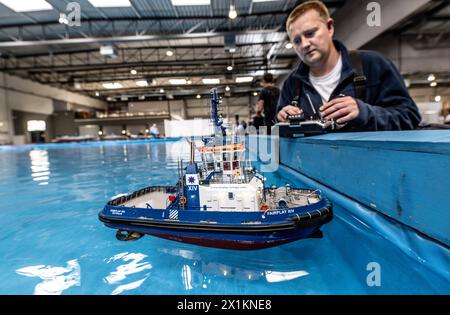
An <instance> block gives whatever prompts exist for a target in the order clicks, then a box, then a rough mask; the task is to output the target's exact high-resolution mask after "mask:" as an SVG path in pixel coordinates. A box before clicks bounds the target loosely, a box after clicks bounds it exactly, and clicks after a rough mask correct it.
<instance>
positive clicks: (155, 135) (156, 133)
mask: <svg viewBox="0 0 450 315" xmlns="http://www.w3.org/2000/svg"><path fill="white" fill-rule="evenodd" d="M150 134H151V135H152V136H153V138H159V129H158V127H157V126H156V124H153V125H152V127H151V128H150Z"/></svg>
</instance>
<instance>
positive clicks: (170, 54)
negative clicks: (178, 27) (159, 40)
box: [166, 49, 173, 57]
mask: <svg viewBox="0 0 450 315" xmlns="http://www.w3.org/2000/svg"><path fill="white" fill-rule="evenodd" d="M166 56H169V57H172V56H173V51H172V50H170V49H169V50H168V51H166Z"/></svg>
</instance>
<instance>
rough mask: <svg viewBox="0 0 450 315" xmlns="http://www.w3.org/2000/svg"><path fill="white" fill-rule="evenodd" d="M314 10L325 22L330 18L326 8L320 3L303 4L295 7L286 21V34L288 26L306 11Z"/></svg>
mask: <svg viewBox="0 0 450 315" xmlns="http://www.w3.org/2000/svg"><path fill="white" fill-rule="evenodd" d="M310 10H315V11H317V13H319V16H320V17H321V18H322V19H323V20H324V21H325V22H326V21H328V19H329V18H330V12H329V11H328V8H327V7H326V6H325V4H324V3H323V2H322V1H318V0H311V1H306V2H303V3H302V4H299V5H298V6H297V7H295V9H294V10H292V12H291V13H290V14H289V16H288V18H287V20H286V32H288V33H289V26H290V25H291V24H292V23H293V22H294V21H295V20H296V19H297V18H298V17H300V16H301V15H303V14H305V13H306V12H307V11H310Z"/></svg>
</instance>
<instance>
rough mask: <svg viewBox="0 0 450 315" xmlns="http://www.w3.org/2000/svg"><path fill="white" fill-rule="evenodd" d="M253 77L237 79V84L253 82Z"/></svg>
mask: <svg viewBox="0 0 450 315" xmlns="http://www.w3.org/2000/svg"><path fill="white" fill-rule="evenodd" d="M252 81H253V77H237V78H236V83H245V82H252Z"/></svg>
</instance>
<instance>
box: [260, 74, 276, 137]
mask: <svg viewBox="0 0 450 315" xmlns="http://www.w3.org/2000/svg"><path fill="white" fill-rule="evenodd" d="M273 84H274V82H273V75H272V74H271V73H266V74H265V75H264V77H263V80H262V86H263V89H262V90H261V93H260V95H259V100H258V103H257V104H256V110H255V111H256V114H257V115H258V113H259V114H260V113H262V112H263V111H264V125H265V126H267V129H268V131H267V132H268V133H270V129H271V127H272V126H273V125H274V123H275V114H276V109H277V103H278V98H279V96H280V89H279V88H277V87H276V86H274V85H273Z"/></svg>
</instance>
